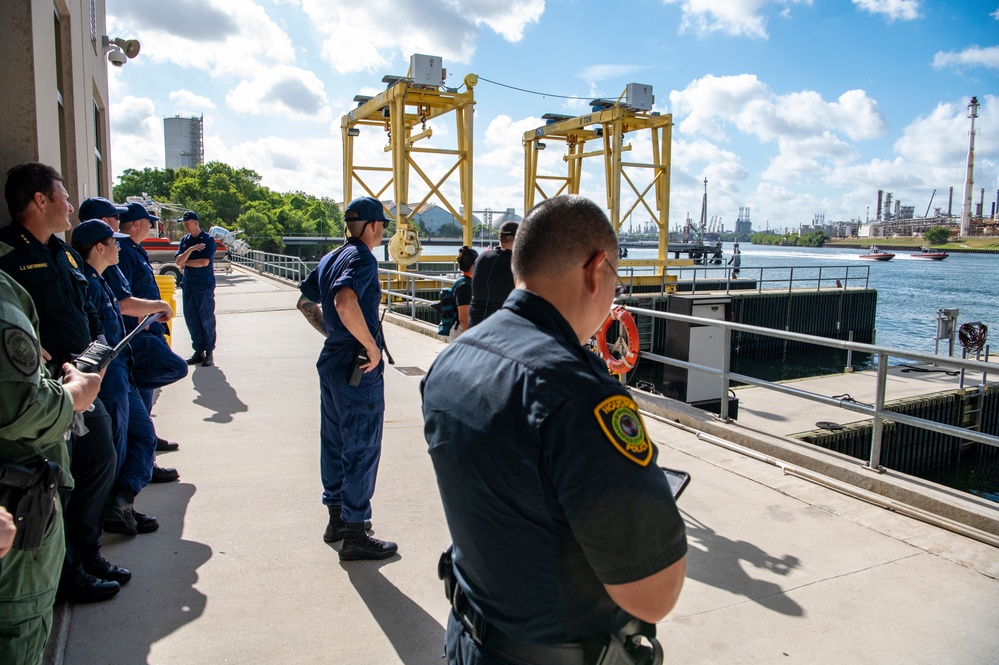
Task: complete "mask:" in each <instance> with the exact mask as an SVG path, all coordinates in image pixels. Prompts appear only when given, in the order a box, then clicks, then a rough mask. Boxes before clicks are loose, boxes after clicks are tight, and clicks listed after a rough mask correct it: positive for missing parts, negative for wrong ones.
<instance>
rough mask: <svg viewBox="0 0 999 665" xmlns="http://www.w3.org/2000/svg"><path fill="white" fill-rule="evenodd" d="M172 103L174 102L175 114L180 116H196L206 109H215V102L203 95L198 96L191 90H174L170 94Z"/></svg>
mask: <svg viewBox="0 0 999 665" xmlns="http://www.w3.org/2000/svg"><path fill="white" fill-rule="evenodd" d="M170 101H171V102H173V104H174V106H173V109H172V110H173V112H174V114H179V115H194V114H197V113H199V112H201V111H204V110H206V109H213V108H215V102H213V101H212V100H210V99H208V98H207V97H205V96H203V95H198V94H195V93H193V92H191V91H190V90H184V89H183V88H181V89H180V90H174V91H172V92H171V93H170Z"/></svg>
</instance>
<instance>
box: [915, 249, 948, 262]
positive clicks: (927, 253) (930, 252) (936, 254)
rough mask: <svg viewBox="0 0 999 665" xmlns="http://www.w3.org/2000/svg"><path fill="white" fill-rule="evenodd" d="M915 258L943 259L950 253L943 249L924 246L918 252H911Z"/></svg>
mask: <svg viewBox="0 0 999 665" xmlns="http://www.w3.org/2000/svg"><path fill="white" fill-rule="evenodd" d="M909 256H911V257H912V258H914V259H926V260H927V261H943V260H944V259H946V258H947V257H948V256H950V254H948V253H947V252H945V251H943V250H935V249H930V248H929V247H923V248H922V249H921V250H920V251H919V252H918V253H917V254H910V255H909Z"/></svg>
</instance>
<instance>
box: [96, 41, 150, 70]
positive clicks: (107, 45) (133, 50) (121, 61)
mask: <svg viewBox="0 0 999 665" xmlns="http://www.w3.org/2000/svg"><path fill="white" fill-rule="evenodd" d="M101 44H102V45H103V46H104V52H105V53H107V54H108V62H110V63H111V64H112V65H114V66H115V67H123V66H124V65H125V63H126V62H128V61H129V60H131V59H132V58H134V57H135V56H137V55H139V48H140V47H141V44H139V40H138V39H122V38H121V37H115V38H114V39H111V38H110V37H108V36H107V35H104V36H103V37H101Z"/></svg>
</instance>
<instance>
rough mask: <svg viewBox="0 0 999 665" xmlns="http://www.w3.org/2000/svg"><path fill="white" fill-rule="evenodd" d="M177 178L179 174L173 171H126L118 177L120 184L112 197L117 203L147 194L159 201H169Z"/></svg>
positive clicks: (113, 190)
mask: <svg viewBox="0 0 999 665" xmlns="http://www.w3.org/2000/svg"><path fill="white" fill-rule="evenodd" d="M176 176H177V172H176V171H174V170H173V169H163V170H160V169H150V168H145V169H142V170H141V171H139V170H137V169H125V171H124V172H122V174H121V175H120V176H118V183H119V184H117V185H115V186H114V188H113V189H112V196H113V197H114V200H115V201H124V200H125V199H126V198H128V197H129V196H142V195H143V194H145V195H146V196H148V197H151V198H153V199H155V200H158V201H169V200H170V188H171V187H173V181H174V178H176Z"/></svg>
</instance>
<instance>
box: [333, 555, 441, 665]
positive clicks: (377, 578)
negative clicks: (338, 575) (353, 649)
mask: <svg viewBox="0 0 999 665" xmlns="http://www.w3.org/2000/svg"><path fill="white" fill-rule="evenodd" d="M398 559H399V556H398V555H396V556H395V557H392V558H391V559H386V560H385V561H350V562H341V563H340V567H341V568H343V569H344V570H345V571H347V577H349V578H350V583H351V584H352V585H354V588H355V589H356V590H357V593H358V595H360V596H361V600H363V601H364V604H365V605H367V606H368V610H369V611H370V612H371V616H373V617H374V618H375V621H377V622H378V626H379V627H380V628H381V629H382V632H383V633H385V636H386V637H387V638H388V639H389V642H391V643H392V648H393V649H395V652H396V653H397V654H398V655H399V659H400V660H401V661H402V662H403V663H405V665H439V663H441V662H443V661H442V660H441V657H442V655H443V653H444V629H443V628H441V625H440V623H438V622H437V620H436V619H434V617H432V616H431V615H430V614H428V613H427V611H426V610H424V609H423V608H422V607H420V605H418V604H417V603H416V602H414V601H413V600H412V599H411V598H410V597H409V596H407V595H406V594H404V593H403V592H402V591H400V590H399V588H398V587H397V586H395V585H394V584H392V583H391V582H389V581H388V580H387V579H386V578H385V576H384V575H382V573H381V571H380V570H379V569H380V568H381V567H382V566H384V565H385V564H388V563H392V562H393V561H397V560H398Z"/></svg>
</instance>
